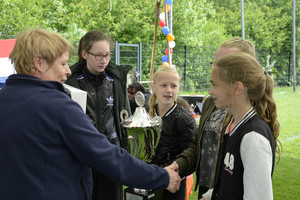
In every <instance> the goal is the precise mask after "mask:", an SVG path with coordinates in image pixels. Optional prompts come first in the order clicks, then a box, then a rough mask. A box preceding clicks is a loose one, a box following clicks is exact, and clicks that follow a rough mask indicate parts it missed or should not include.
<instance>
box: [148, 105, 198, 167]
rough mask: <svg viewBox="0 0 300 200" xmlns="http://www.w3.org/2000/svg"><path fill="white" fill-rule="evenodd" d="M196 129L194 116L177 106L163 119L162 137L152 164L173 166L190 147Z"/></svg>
mask: <svg viewBox="0 0 300 200" xmlns="http://www.w3.org/2000/svg"><path fill="white" fill-rule="evenodd" d="M196 129H197V123H196V120H195V119H194V118H193V116H192V114H191V113H190V112H189V111H188V110H187V109H185V108H183V107H182V106H179V105H177V104H175V105H174V106H173V107H172V108H171V109H170V110H169V111H168V112H167V113H166V114H165V115H164V116H163V117H162V132H161V137H160V140H159V143H158V146H157V148H156V150H155V156H154V157H153V159H152V163H153V164H156V165H159V166H161V167H164V166H167V165H169V164H171V163H172V162H173V161H174V160H175V158H176V156H177V155H178V154H180V153H181V152H182V151H183V150H185V149H186V148H188V147H189V145H190V143H191V142H192V138H193V135H194V132H195V131H196Z"/></svg>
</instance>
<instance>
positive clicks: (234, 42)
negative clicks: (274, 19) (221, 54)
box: [219, 38, 256, 58]
mask: <svg viewBox="0 0 300 200" xmlns="http://www.w3.org/2000/svg"><path fill="white" fill-rule="evenodd" d="M219 48H238V49H239V50H240V51H242V52H244V53H248V54H249V55H251V56H252V57H254V58H256V54H255V45H254V44H253V43H252V42H251V41H249V40H243V39H240V38H232V39H230V40H227V41H226V42H224V43H222V44H221V45H220V47H219Z"/></svg>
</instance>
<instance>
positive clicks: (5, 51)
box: [0, 39, 16, 88]
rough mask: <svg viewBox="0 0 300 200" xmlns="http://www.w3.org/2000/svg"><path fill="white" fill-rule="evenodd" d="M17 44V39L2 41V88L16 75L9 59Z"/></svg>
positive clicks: (0, 41)
mask: <svg viewBox="0 0 300 200" xmlns="http://www.w3.org/2000/svg"><path fill="white" fill-rule="evenodd" d="M15 43H16V39H8V40H0V88H1V87H3V85H4V83H5V80H6V78H7V77H8V76H9V75H11V74H15V69H14V67H13V65H12V64H11V62H10V59H9V58H8V57H9V55H10V53H11V52H12V50H13V48H14V45H15Z"/></svg>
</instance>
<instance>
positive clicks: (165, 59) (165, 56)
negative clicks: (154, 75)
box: [161, 55, 169, 62]
mask: <svg viewBox="0 0 300 200" xmlns="http://www.w3.org/2000/svg"><path fill="white" fill-rule="evenodd" d="M161 61H163V62H168V61H169V57H168V56H167V55H164V56H163V57H162V58H161Z"/></svg>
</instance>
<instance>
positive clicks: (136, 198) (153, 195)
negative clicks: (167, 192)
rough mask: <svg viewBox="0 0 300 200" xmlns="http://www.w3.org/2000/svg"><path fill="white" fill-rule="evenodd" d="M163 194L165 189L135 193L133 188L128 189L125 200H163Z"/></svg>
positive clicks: (125, 192) (125, 191)
mask: <svg viewBox="0 0 300 200" xmlns="http://www.w3.org/2000/svg"><path fill="white" fill-rule="evenodd" d="M163 194H164V191H163V189H158V190H155V191H146V192H135V191H134V190H133V189H132V188H126V189H125V190H124V200H162V199H163Z"/></svg>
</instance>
